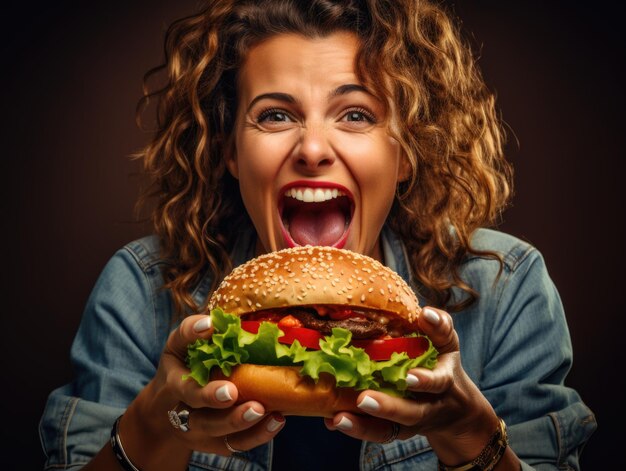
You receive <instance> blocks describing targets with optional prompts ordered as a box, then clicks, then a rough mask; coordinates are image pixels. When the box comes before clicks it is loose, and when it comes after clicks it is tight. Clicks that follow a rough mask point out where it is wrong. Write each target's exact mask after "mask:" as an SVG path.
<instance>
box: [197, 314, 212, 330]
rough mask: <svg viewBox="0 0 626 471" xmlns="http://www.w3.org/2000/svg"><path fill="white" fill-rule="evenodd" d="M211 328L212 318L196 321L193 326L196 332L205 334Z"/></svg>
mask: <svg viewBox="0 0 626 471" xmlns="http://www.w3.org/2000/svg"><path fill="white" fill-rule="evenodd" d="M210 328H211V316H206V317H203V318H202V319H200V320H199V321H196V323H195V324H194V325H193V331H194V332H204V331H205V330H209V329H210Z"/></svg>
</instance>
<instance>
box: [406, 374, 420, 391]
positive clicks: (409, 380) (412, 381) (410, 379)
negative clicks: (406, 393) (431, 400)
mask: <svg viewBox="0 0 626 471" xmlns="http://www.w3.org/2000/svg"><path fill="white" fill-rule="evenodd" d="M419 382H420V380H419V378H418V377H417V376H415V375H412V374H411V373H409V374H408V375H406V385H407V386H408V387H410V388H412V387H415V386H417V383H419Z"/></svg>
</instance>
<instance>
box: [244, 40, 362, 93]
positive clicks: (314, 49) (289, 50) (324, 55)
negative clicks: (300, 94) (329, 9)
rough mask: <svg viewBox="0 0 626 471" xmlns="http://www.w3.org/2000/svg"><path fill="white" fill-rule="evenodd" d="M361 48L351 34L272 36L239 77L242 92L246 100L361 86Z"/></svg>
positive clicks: (255, 50) (246, 62)
mask: <svg viewBox="0 0 626 471" xmlns="http://www.w3.org/2000/svg"><path fill="white" fill-rule="evenodd" d="M358 47H359V41H358V39H357V37H356V36H355V35H354V34H352V33H347V32H338V33H333V34H331V35H328V36H324V37H314V38H309V37H305V36H302V35H299V34H280V35H276V36H272V37H270V38H268V39H266V40H264V41H262V42H260V43H259V44H256V45H254V46H253V47H251V48H250V50H249V51H248V53H247V55H246V57H245V60H244V62H243V65H242V67H241V70H240V73H239V92H240V94H242V95H244V96H242V98H245V97H246V96H249V95H255V94H257V93H261V92H267V91H268V90H267V88H276V90H278V89H281V90H282V89H284V88H290V87H295V88H298V87H302V86H303V84H308V85H309V86H310V85H320V86H323V85H324V84H328V85H331V83H330V82H333V83H334V82H337V83H334V84H335V85H340V84H341V83H358V82H359V81H358V80H357V78H356V73H355V58H356V54H357V51H358ZM339 82H341V83H339ZM276 90H275V91H276Z"/></svg>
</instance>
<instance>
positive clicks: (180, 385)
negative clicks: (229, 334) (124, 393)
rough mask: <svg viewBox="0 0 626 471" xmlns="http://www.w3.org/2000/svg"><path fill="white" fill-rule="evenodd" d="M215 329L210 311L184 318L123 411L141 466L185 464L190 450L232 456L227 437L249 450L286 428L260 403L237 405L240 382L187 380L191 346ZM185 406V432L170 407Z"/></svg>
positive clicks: (126, 438)
mask: <svg viewBox="0 0 626 471" xmlns="http://www.w3.org/2000/svg"><path fill="white" fill-rule="evenodd" d="M212 333H213V329H212V327H211V324H210V317H209V316H207V315H193V316H189V317H187V318H185V319H184V320H183V321H182V322H181V324H180V326H179V327H178V328H177V329H175V330H174V331H172V332H171V333H170V336H169V338H168V340H167V343H166V346H165V349H164V351H163V354H162V356H161V360H160V363H159V367H158V370H157V373H156V375H155V377H154V378H153V379H152V381H150V383H148V384H147V385H146V387H145V388H144V389H143V390H142V391H141V392H140V393H139V395H138V396H137V398H136V399H135V400H134V401H133V402H132V404H131V405H130V406H129V408H128V410H127V411H126V413H125V414H124V417H123V418H122V421H121V424H120V436H121V440H122V442H123V445H124V448H125V449H126V452H127V454H128V455H129V457H130V458H131V460H132V461H133V462H134V464H135V465H136V466H137V467H138V468H140V469H144V470H149V469H153V468H154V469H176V468H178V467H179V466H181V465H183V464H184V466H186V464H187V461H188V460H189V455H190V453H191V450H197V451H204V452H209V453H216V454H220V455H230V454H231V451H230V450H229V449H228V448H227V446H226V442H225V440H224V438H225V437H228V444H229V445H230V446H231V447H232V448H234V449H237V450H241V451H245V450H250V449H251V448H254V447H256V446H259V445H262V444H264V443H267V442H269V441H270V440H271V439H272V438H273V437H274V436H275V435H276V434H277V433H278V432H279V431H280V429H281V428H282V426H283V424H284V421H285V419H284V417H283V416H282V415H280V414H278V413H272V414H266V411H265V408H264V407H263V405H262V404H261V403H259V402H256V401H247V402H244V403H242V404H236V402H237V397H238V392H237V387H236V386H235V385H234V384H233V383H231V382H229V381H221V380H220V381H210V382H209V383H208V384H207V385H206V386H204V387H201V386H200V385H199V384H198V383H196V382H195V381H194V380H192V379H188V380H183V376H184V375H185V374H188V373H189V369H188V368H187V366H186V363H185V358H186V356H187V345H189V344H190V343H193V342H194V341H195V340H196V339H199V338H202V339H206V338H209V337H210V336H211V335H212ZM182 409H187V410H188V411H189V412H190V415H189V422H188V426H189V430H188V431H187V432H183V431H182V430H180V429H176V428H174V426H173V425H172V424H171V423H170V421H169V417H168V411H170V410H177V411H180V410H182ZM175 457H176V459H175V461H176V465H175V467H174V468H171V467H166V468H164V467H163V466H164V462H163V460H164V459H167V460H168V461H170V460H172V459H174V458H175ZM172 465H174V463H172ZM181 469H184V467H182V468H181Z"/></svg>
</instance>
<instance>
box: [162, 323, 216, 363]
mask: <svg viewBox="0 0 626 471" xmlns="http://www.w3.org/2000/svg"><path fill="white" fill-rule="evenodd" d="M212 333H213V326H212V325H211V316H209V315H206V314H196V315H193V316H189V317H186V318H185V319H183V321H182V322H181V323H180V325H179V326H178V328H176V329H174V330H173V331H172V332H171V333H170V335H169V337H168V339H167V343H166V344H165V353H166V354H168V353H169V354H171V355H173V356H175V357H177V358H178V359H180V360H181V361H183V362H184V361H185V358H186V357H187V346H188V345H189V344H190V343H193V342H194V341H195V340H197V339H200V338H202V339H206V338H209V337H210V336H211V334H212Z"/></svg>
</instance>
